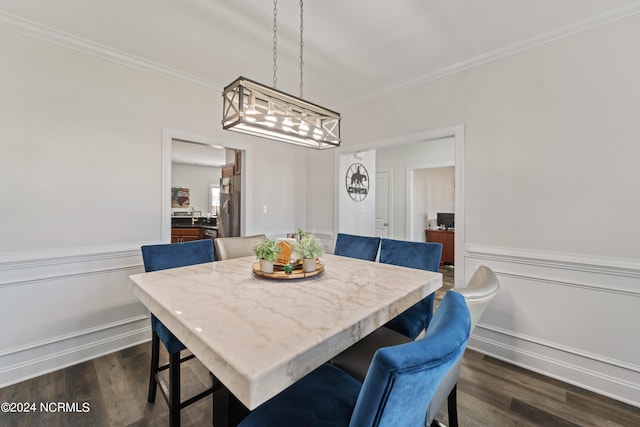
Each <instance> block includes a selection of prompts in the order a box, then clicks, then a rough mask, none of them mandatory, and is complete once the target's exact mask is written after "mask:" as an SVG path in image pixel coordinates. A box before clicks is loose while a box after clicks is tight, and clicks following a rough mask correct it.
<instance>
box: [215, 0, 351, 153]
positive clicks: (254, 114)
mask: <svg viewBox="0 0 640 427" xmlns="http://www.w3.org/2000/svg"><path fill="white" fill-rule="evenodd" d="M277 15H278V12H277V0H274V1H273V87H268V86H266V85H263V84H260V83H258V82H255V81H253V80H249V79H247V78H245V77H238V78H237V79H236V80H234V81H233V82H232V83H231V84H229V85H227V86H226V87H225V88H224V90H223V91H222V98H223V108H222V128H223V129H225V130H231V131H235V132H241V133H245V134H249V135H254V136H259V137H262V138H267V139H273V140H277V141H282V142H287V143H290V144H296V145H301V146H304V147H311V148H316V149H324V148H332V147H338V146H340V119H341V117H340V113H336V112H335V111H332V110H329V109H327V108H324V107H320V106H319V105H316V104H313V103H311V102H308V101H305V100H304V99H303V96H302V95H303V91H302V89H303V80H302V68H303V60H302V58H303V54H302V52H303V41H302V34H303V18H302V17H303V1H302V0H300V97H295V96H293V95H289V94H287V93H285V92H282V91H280V90H278V89H277V88H276V83H277V68H278V67H277V57H278V54H277V52H278V51H277V46H278V42H277V40H278V39H277V29H278V26H277Z"/></svg>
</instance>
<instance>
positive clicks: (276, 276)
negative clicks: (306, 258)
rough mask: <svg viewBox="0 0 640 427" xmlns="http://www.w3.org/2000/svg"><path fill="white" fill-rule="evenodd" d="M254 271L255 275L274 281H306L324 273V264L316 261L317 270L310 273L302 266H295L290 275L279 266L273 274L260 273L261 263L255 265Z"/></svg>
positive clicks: (274, 268)
mask: <svg viewBox="0 0 640 427" xmlns="http://www.w3.org/2000/svg"><path fill="white" fill-rule="evenodd" d="M252 270H253V274H255V275H256V276H260V277H266V278H268V279H273V280H290V279H304V278H306V277H313V276H317V275H318V274H320V273H322V272H323V271H324V262H322V261H318V260H316V269H315V270H314V271H311V272H309V273H305V272H304V271H302V264H298V265H294V266H293V271H292V272H291V273H290V274H287V273H286V272H285V271H284V267H283V266H279V265H277V264H276V265H274V266H273V273H263V272H262V271H260V262H256V263H254V264H253V267H252Z"/></svg>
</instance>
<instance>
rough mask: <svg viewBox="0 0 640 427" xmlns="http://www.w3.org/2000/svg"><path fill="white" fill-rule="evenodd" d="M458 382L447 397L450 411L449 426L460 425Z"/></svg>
mask: <svg viewBox="0 0 640 427" xmlns="http://www.w3.org/2000/svg"><path fill="white" fill-rule="evenodd" d="M457 389H458V384H456V385H454V386H453V388H452V389H451V392H450V393H449V397H447V411H448V413H449V427H458V398H457Z"/></svg>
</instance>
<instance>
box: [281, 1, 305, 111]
mask: <svg viewBox="0 0 640 427" xmlns="http://www.w3.org/2000/svg"><path fill="white" fill-rule="evenodd" d="M303 34H304V2H303V0H300V98H301V99H302V98H304V96H303V95H304V83H303V76H304V72H303V67H304V54H303V53H304V40H303V37H302V36H303ZM277 87H278V0H273V88H274V89H277Z"/></svg>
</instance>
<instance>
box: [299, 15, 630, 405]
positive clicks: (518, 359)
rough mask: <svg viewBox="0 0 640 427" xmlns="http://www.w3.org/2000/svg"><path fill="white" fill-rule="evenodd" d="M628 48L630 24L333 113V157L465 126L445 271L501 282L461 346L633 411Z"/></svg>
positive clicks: (609, 26)
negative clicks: (454, 230)
mask: <svg viewBox="0 0 640 427" xmlns="http://www.w3.org/2000/svg"><path fill="white" fill-rule="evenodd" d="M639 39H640V16H638V15H636V16H633V17H629V18H625V19H622V20H620V21H617V22H612V23H609V24H606V25H603V26H600V27H596V28H592V29H590V30H588V31H584V32H581V33H577V34H574V35H572V36H570V37H567V38H564V39H560V40H555V41H551V42H549V43H546V44H543V45H541V46H539V47H536V48H533V49H531V50H528V51H524V52H520V53H517V54H514V55H511V56H507V57H504V58H501V59H499V60H495V61H493V62H489V63H485V64H483V65H480V66H477V67H475V68H472V69H467V70H465V71H461V72H458V73H456V74H452V75H449V76H446V77H442V78H440V79H437V80H433V81H430V82H427V83H424V84H422V85H418V86H415V87H411V88H410V89H407V90H405V91H399V92H397V93H393V94H388V95H385V96H383V97H381V98H379V99H376V100H372V101H371V102H369V103H366V104H362V105H358V106H355V107H353V108H351V109H348V110H346V111H342V115H343V116H342V117H343V125H342V135H343V138H344V147H343V149H348V147H349V145H353V146H358V147H359V146H360V145H362V144H365V143H366V142H367V141H379V140H384V139H393V138H398V137H399V136H400V135H405V134H411V133H415V132H419V131H422V130H425V129H436V128H440V127H443V126H449V125H452V124H457V123H464V125H465V147H466V150H465V159H464V162H465V166H464V186H465V187H464V194H465V199H464V208H465V216H466V221H465V224H464V225H465V232H466V233H465V235H466V238H465V241H464V242H463V243H464V244H463V245H462V246H463V247H464V248H463V250H464V261H463V262H456V274H459V273H460V272H461V271H462V270H464V274H465V275H466V278H467V279H468V278H469V277H470V275H471V274H472V273H473V271H474V269H475V267H476V266H477V265H480V264H485V265H488V266H489V267H491V268H493V269H494V270H495V271H496V273H497V274H498V277H499V279H500V282H501V285H502V288H501V290H500V293H499V294H498V296H497V298H496V300H495V303H493V304H492V305H491V306H490V307H489V310H488V312H487V315H486V316H485V317H484V318H483V319H482V320H481V322H480V324H479V326H478V327H477V328H476V329H475V332H474V337H473V339H472V341H471V346H472V347H474V348H476V349H479V350H481V351H484V352H487V353H490V354H493V355H495V356H496V357H499V358H502V359H505V360H508V361H511V362H514V363H517V364H520V365H522V366H525V367H527V368H530V369H534V370H538V371H541V372H544V373H546V374H549V375H552V376H554V377H558V378H561V379H563V380H566V381H569V382H571V383H574V384H578V385H580V386H583V387H586V388H589V389H593V390H596V391H598V392H600V393H604V394H607V395H610V396H614V397H616V398H618V399H620V400H623V401H626V402H629V403H631V404H633V405H636V406H640V341H639V340H638V339H637V335H638V334H637V331H636V329H637V325H638V324H640V310H638V307H640V305H639V302H640V280H639V279H640V262H639V261H638V260H639V259H640V227H638V225H637V219H636V218H638V217H640V197H639V194H640V193H639V192H638V185H637V183H638V182H640V168H638V167H637V162H638V159H639V158H640V144H638V143H637V141H638V140H639V139H640V138H639V137H640V133H639V128H638V126H637V116H638V111H639V110H638V105H639V104H638V100H639V99H640V80H639V79H638V75H640V56H638V55H637V40H639ZM363 123H366V124H367V126H362V124H363ZM309 158H310V159H313V161H318V162H320V161H326V163H325V165H324V166H321V165H317V166H315V168H314V172H315V171H319V170H326V169H331V168H332V164H331V162H330V160H331V159H327V158H320V157H317V156H315V155H314V154H313V153H310V154H309ZM315 178H317V177H315V176H314V175H312V174H310V176H309V178H308V179H309V180H310V181H313V180H314V179H315ZM327 202H328V201H327ZM316 203H317V204H321V203H323V201H322V200H318V201H317V202H316ZM612 213H613V215H614V217H615V218H616V219H615V225H608V223H609V222H611V221H610V218H611V217H612ZM314 219H315V220H319V219H318V218H314ZM456 225H459V224H456ZM323 226H325V227H328V226H327V225H326V224H325V225H323ZM456 247H458V245H457V244H456Z"/></svg>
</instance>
